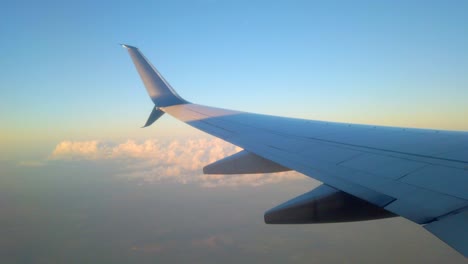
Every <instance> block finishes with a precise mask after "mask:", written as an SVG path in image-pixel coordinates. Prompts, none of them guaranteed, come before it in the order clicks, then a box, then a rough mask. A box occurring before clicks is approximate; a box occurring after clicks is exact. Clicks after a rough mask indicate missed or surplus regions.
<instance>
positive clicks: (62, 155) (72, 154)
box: [49, 138, 304, 187]
mask: <svg viewBox="0 0 468 264" xmlns="http://www.w3.org/2000/svg"><path fill="white" fill-rule="evenodd" d="M240 150H241V149H240V148H238V147H236V146H234V145H231V144H229V143H226V142H224V141H222V140H220V139H217V138H191V139H178V140H172V141H164V140H158V139H149V140H145V141H137V140H132V139H129V140H126V141H124V142H120V143H108V142H107V143H106V142H100V141H98V140H91V141H62V142H60V143H59V144H57V146H56V147H55V149H54V150H53V152H52V154H51V155H50V157H49V158H50V159H51V160H70V161H73V160H94V161H99V160H115V161H118V162H119V164H120V166H121V171H120V173H119V174H118V175H117V176H119V177H124V178H127V179H129V180H134V181H137V182H140V183H158V182H178V183H198V184H200V185H202V186H205V187H216V186H245V185H250V186H258V185H262V184H267V183H276V182H280V181H284V180H297V179H303V178H304V176H302V175H301V174H299V173H296V172H282V173H275V174H245V175H203V173H202V168H203V167H204V166H206V165H208V164H210V163H212V162H215V161H217V160H219V159H222V158H224V157H226V156H229V155H232V154H234V153H236V152H238V151H240Z"/></svg>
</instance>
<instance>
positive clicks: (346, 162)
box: [123, 45, 468, 257]
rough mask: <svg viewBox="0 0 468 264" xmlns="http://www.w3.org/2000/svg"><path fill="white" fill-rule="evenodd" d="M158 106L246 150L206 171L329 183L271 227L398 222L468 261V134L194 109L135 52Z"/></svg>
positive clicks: (291, 205) (283, 211)
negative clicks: (291, 174)
mask: <svg viewBox="0 0 468 264" xmlns="http://www.w3.org/2000/svg"><path fill="white" fill-rule="evenodd" d="M123 46H124V47H126V48H127V50H128V52H129V54H130V56H131V57H132V60H133V62H134V64H135V66H136V68H137V71H138V73H139V74H140V76H141V78H142V79H143V82H144V84H145V87H146V89H147V91H148V93H149V95H150V97H151V98H152V100H153V102H154V103H155V108H154V110H153V114H152V115H151V116H150V119H149V120H148V122H147V125H150V124H151V123H153V122H154V121H156V119H157V118H159V117H160V116H161V115H162V114H163V113H167V114H169V115H171V116H173V117H175V118H177V119H179V120H181V121H183V122H186V123H187V124H189V125H191V126H193V127H195V128H198V129H200V130H202V131H204V132H206V133H208V134H211V135H213V136H216V137H218V138H221V139H223V140H225V141H227V142H230V143H232V144H234V145H237V146H239V147H241V148H243V149H244V151H242V152H241V153H238V154H235V155H233V156H231V157H228V158H226V159H224V160H221V161H218V162H216V163H215V164H212V165H209V166H207V167H206V168H205V170H204V171H205V173H226V174H229V173H262V172H275V171H284V170H288V169H291V170H295V171H298V172H300V173H303V174H305V175H307V176H310V177H312V178H314V179H317V180H319V181H321V182H323V183H324V184H323V185H322V186H320V187H319V188H317V189H315V190H312V191H311V192H309V193H306V194H303V195H301V196H299V197H297V198H295V199H293V200H291V201H288V202H286V203H284V204H282V205H280V206H278V207H276V208H273V209H272V210H270V211H269V212H267V213H266V214H265V221H266V222H267V223H278V224H279V223H321V222H343V221H359V220H370V219H377V218H383V217H390V216H395V215H400V216H402V217H405V218H407V219H409V220H411V221H413V222H415V223H418V224H421V225H424V228H426V229H427V230H428V231H430V232H432V233H433V234H434V235H436V236H437V237H439V238H440V239H441V240H443V241H445V242H446V243H447V244H449V245H450V246H452V247H453V248H455V249H456V250H458V251H459V252H460V253H462V254H463V255H464V256H465V257H466V256H468V132H457V131H439V130H426V129H410V128H397V127H382V126H371V125H357V124H344V123H333V122H323V121H313V120H304V119H295V118H285V117H277V116H269V115H260V114H252V113H246V112H240V111H232V110H226V109H220V108H213V107H208V106H203V105H197V104H192V103H189V102H188V101H186V100H184V99H182V98H181V97H180V96H179V95H177V93H175V91H174V90H173V89H172V88H171V87H170V85H169V84H168V83H167V82H166V81H165V80H164V79H163V78H162V77H161V75H160V74H159V73H158V71H157V70H156V69H155V68H154V67H153V66H152V65H151V64H150V63H149V61H148V60H147V59H146V58H145V57H144V56H143V55H142V54H141V53H140V51H139V50H138V49H137V48H135V47H132V46H128V45H123Z"/></svg>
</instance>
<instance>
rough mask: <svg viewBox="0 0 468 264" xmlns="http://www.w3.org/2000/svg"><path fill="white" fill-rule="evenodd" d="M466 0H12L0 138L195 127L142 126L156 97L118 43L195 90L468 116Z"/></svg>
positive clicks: (417, 118) (301, 105)
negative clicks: (137, 51)
mask: <svg viewBox="0 0 468 264" xmlns="http://www.w3.org/2000/svg"><path fill="white" fill-rule="evenodd" d="M467 13H468V3H467V2H466V1H442V2H441V1H352V2H349V1H208V0H207V1H146V2H145V1H139V2H133V1H120V2H119V1H40V2H37V1H7V2H5V3H3V4H2V9H1V10H0V35H1V36H2V41H1V44H0V45H1V49H0V58H1V60H0V72H1V78H0V96H1V99H2V103H1V104H0V119H1V120H2V122H1V123H2V124H1V126H2V127H1V133H2V134H1V141H0V142H1V145H2V149H6V148H7V147H8V149H9V150H10V151H13V150H15V149H17V148H18V147H26V148H31V147H43V146H39V145H38V142H41V143H42V144H49V146H48V147H49V148H50V147H51V146H53V145H54V144H55V143H56V142H57V141H60V140H63V139H89V138H93V139H94V138H106V139H109V138H126V137H129V136H130V137H138V138H148V137H152V136H154V135H155V133H160V134H162V135H163V134H173V133H186V130H185V128H184V126H181V125H176V124H175V122H174V121H171V120H169V118H164V119H163V120H162V122H161V123H160V124H158V125H160V126H161V127H163V126H169V128H166V129H165V130H164V131H161V130H162V128H161V129H146V130H143V129H139V126H141V124H143V123H144V122H145V120H146V118H147V115H149V112H150V110H151V107H152V105H151V102H150V101H149V99H148V98H147V96H146V94H145V92H144V89H143V86H142V83H141V81H140V79H139V77H138V75H137V74H136V71H135V69H134V68H133V65H132V63H131V61H130V59H129V58H128V55H127V53H126V52H125V50H123V49H122V48H121V47H120V46H119V45H118V43H128V44H132V45H135V46H138V47H139V48H140V49H141V50H142V51H143V52H144V54H145V55H146V56H147V57H148V58H149V59H150V60H151V61H152V62H153V64H155V66H156V67H158V69H159V70H160V71H161V72H162V74H163V75H164V76H165V77H166V79H167V80H168V81H169V82H170V83H171V84H172V86H173V87H174V88H176V90H178V91H179V93H180V94H181V95H182V96H183V97H185V98H186V99H188V100H190V101H194V102H197V103H203V104H209V105H214V106H221V107H226V108H234V109H240V110H247V111H253V112H261V113H267V114H278V115H287V116H295V117H304V118H310V119H322V120H334V121H344V122H355V123H372V124H384V125H396V126H411V127H427V128H439V129H458V130H468V121H467V119H466V116H467V115H468V104H466V101H467V99H468V75H467V74H466V73H467V72H468V49H467V47H468V27H467V26H466V25H467V24H468V17H467V16H466V14H467ZM181 130H183V132H182V131H181ZM189 133H190V132H189Z"/></svg>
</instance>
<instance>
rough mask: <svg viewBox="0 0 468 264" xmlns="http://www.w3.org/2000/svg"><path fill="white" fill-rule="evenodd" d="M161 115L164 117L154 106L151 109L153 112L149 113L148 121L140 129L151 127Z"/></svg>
mask: <svg viewBox="0 0 468 264" xmlns="http://www.w3.org/2000/svg"><path fill="white" fill-rule="evenodd" d="M162 115H164V112H163V111H162V110H161V109H159V107H157V106H155V107H154V108H153V111H151V114H150V116H149V117H148V121H146V124H145V125H144V126H142V127H141V128H145V127H149V126H151V125H152V124H153V123H154V122H156V120H158V119H159V118H160V117H161V116H162Z"/></svg>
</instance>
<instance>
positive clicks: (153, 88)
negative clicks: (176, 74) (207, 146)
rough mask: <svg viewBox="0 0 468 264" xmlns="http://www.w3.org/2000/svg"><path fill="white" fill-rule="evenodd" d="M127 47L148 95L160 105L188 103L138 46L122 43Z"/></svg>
mask: <svg viewBox="0 0 468 264" xmlns="http://www.w3.org/2000/svg"><path fill="white" fill-rule="evenodd" d="M120 45H122V47H124V48H126V49H127V51H128V53H129V54H130V57H131V58H132V61H133V63H134V64H135V67H136V69H137V71H138V74H139V75H140V77H141V79H142V81H143V83H144V85H145V87H146V91H147V92H148V95H149V96H150V97H151V100H153V102H154V104H155V105H156V106H158V107H166V106H171V105H178V104H186V103H188V102H187V101H186V100H184V99H183V98H182V97H180V96H179V95H178V94H177V93H176V91H174V89H172V87H171V86H170V85H169V83H168V82H167V81H166V80H165V79H164V78H163V77H162V76H161V74H160V73H159V72H158V70H156V68H155V67H154V66H153V65H152V64H151V63H150V62H149V61H148V60H147V59H146V58H145V56H143V54H142V53H141V52H140V50H139V49H138V48H136V47H133V46H130V45H127V44H120Z"/></svg>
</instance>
